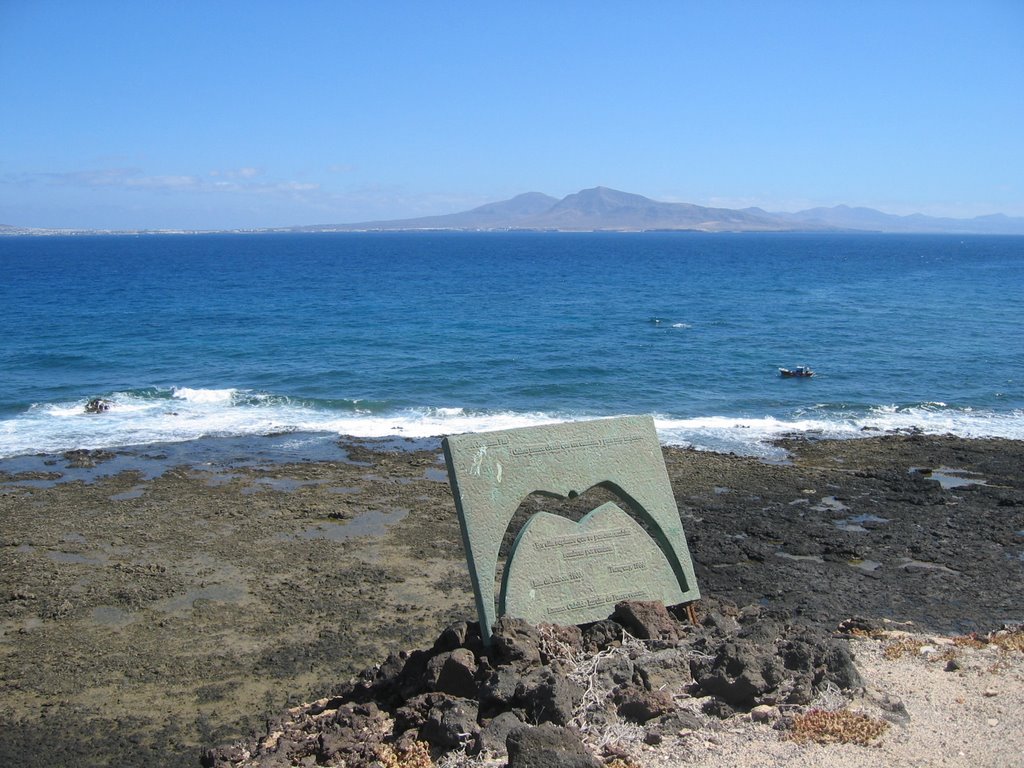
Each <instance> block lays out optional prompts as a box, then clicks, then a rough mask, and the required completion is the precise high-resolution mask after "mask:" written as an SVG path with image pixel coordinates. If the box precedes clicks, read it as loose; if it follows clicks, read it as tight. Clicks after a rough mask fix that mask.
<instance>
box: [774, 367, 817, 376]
mask: <svg viewBox="0 0 1024 768" xmlns="http://www.w3.org/2000/svg"><path fill="white" fill-rule="evenodd" d="M779 375H780V376H782V377H783V378H784V379H792V378H798V379H809V378H810V377H811V376H813V375H814V371H812V370H811V369H810V368H808V367H807V366H806V365H798V366H797V367H796V368H794V369H792V370H790V369H789V368H779Z"/></svg>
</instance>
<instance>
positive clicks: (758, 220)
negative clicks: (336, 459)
mask: <svg viewBox="0 0 1024 768" xmlns="http://www.w3.org/2000/svg"><path fill="white" fill-rule="evenodd" d="M417 231H419V232H423V231H452V232H460V231H461V232H514V231H542V232H657V231H679V232H875V233H888V234H962V235H1024V217H1013V216H1007V215H1005V214H1001V213H996V214H990V215H987V216H976V217H974V218H971V219H955V218H943V217H934V216H925V215H923V214H920V213H915V214H910V215H907V216H898V215H895V214H889V213H883V212H881V211H877V210H874V209H872V208H862V207H850V206H848V205H837V206H833V207H830V208H810V209H807V210H803V211H798V212H796V213H778V212H769V211H765V210H762V209H761V208H742V209H732V208H709V207H705V206H700V205H693V204H691V203H669V202H659V201H657V200H652V199H650V198H648V197H644V196H643V195H637V194H632V193H629V192H621V191H619V190H615V189H609V188H607V187H594V188H592V189H584V190H581V191H579V192H575V193H573V194H571V195H566V196H565V197H563V198H562V199H558V198H555V197H551V196H550V195H546V194H543V193H541V192H526V193H524V194H521V195H517V196H515V197H513V198H511V199H509V200H502V201H500V202H496V203H487V204H486V205H481V206H479V207H477V208H473V209H472V210H469V211H462V212H460V213H449V214H444V215H439V216H425V217H420V218H413V219H393V220H385V221H366V222H357V223H351V224H316V225H305V226H293V227H267V228H248V229H225V230H182V229H148V230H94V229H38V228H31V227H20V226H16V225H10V224H0V235H88V234H126V235H127V234H197V233H201V232H208V233H212V232H246V233H254V234H258V233H287V232H296V233H298V232H417Z"/></svg>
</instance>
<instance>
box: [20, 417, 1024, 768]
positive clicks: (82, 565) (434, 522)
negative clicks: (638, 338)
mask: <svg viewBox="0 0 1024 768" xmlns="http://www.w3.org/2000/svg"><path fill="white" fill-rule="evenodd" d="M784 447H785V448H786V449H787V450H788V451H789V452H790V460H789V462H787V463H785V464H765V463H763V462H759V461H757V460H754V459H751V458H746V457H739V456H733V455H723V454H713V453H705V452H696V451H689V450H682V449H674V448H667V449H665V452H664V453H665V457H666V464H667V467H668V470H669V475H670V478H671V480H672V485H673V489H674V492H675V495H676V499H677V503H678V506H679V508H680V514H681V516H682V519H683V525H684V529H685V531H686V534H687V538H688V541H689V545H690V549H691V552H692V554H693V557H694V562H695V566H696V569H697V578H698V581H699V584H700V588H701V591H702V593H703V595H704V596H705V598H706V602H707V605H708V606H709V607H711V608H713V609H714V610H712V612H715V611H717V613H718V614H721V615H726V613H727V612H728V611H732V610H733V608H728V606H735V610H736V611H737V612H738V613H737V615H740V614H743V611H748V612H756V613H758V614H759V615H760V614H761V613H765V612H766V613H767V614H770V615H771V616H773V617H775V618H773V619H772V621H774V622H782V626H800V627H804V628H806V629H807V631H810V632H813V633H817V635H818V636H821V637H829V636H830V635H831V633H833V632H834V631H835V629H836V628H837V627H838V626H839V624H840V623H841V622H842V621H844V620H847V619H850V618H852V617H860V618H862V619H863V620H866V621H868V622H881V621H883V620H886V619H888V620H896V621H901V622H911V624H910V625H908V626H910V627H912V628H914V629H916V630H918V631H926V632H934V633H943V634H957V633H966V632H988V631H990V630H994V629H998V628H999V627H1000V626H1001V625H1003V624H1012V623H1017V622H1021V621H1024V596H1022V590H1021V588H1020V584H1021V583H1024V478H1022V477H1021V471H1020V468H1021V467H1022V466H1024V443H1021V442H1017V441H1007V440H995V439H993V440H987V439H985V440H965V439H959V438H953V437H930V436H924V435H886V436H878V437H871V438H865V439H861V440H850V441H839V442H833V441H813V440H806V439H794V440H792V441H786V442H785V443H784ZM147 450H148V454H149V455H151V456H158V454H159V450H157V449H154V448H152V447H151V448H149V449H147ZM174 458H175V459H177V455H175V457H174ZM120 460H121V457H120V455H119V454H118V452H112V453H110V454H109V455H108V454H92V453H88V452H85V453H80V454H77V455H74V456H65V457H55V458H54V461H53V463H52V465H45V464H44V466H43V467H34V468H26V466H25V465H24V463H21V464H17V465H12V464H10V463H7V462H3V463H0V520H3V523H4V525H3V529H2V534H0V535H2V541H0V544H2V547H3V549H2V552H3V564H2V566H0V606H2V613H0V680H2V682H0V687H2V690H3V695H2V696H0V725H2V727H3V730H4V733H5V738H4V739H2V740H0V763H4V764H18V765H53V764H62V763H75V764H78V765H107V764H111V763H118V764H121V765H126V766H130V765H152V764H160V765H173V766H177V765H181V766H185V765H196V764H197V762H198V760H199V756H200V754H201V752H202V750H203V749H204V748H208V747H211V746H213V745H217V744H226V743H229V742H233V741H235V740H237V739H239V738H241V737H244V736H246V735H247V734H250V733H252V734H262V733H264V730H265V723H266V719H267V718H268V717H273V716H275V715H278V714H279V713H280V712H281V711H282V709H284V708H285V707H289V706H291V707H295V706H299V705H301V703H302V702H308V701H315V700H318V699H320V698H321V697H323V696H334V695H336V694H337V693H338V692H340V691H343V690H345V689H346V686H348V685H349V681H350V680H351V678H352V676H353V675H355V674H356V673H357V672H359V670H361V669H363V668H366V667H369V666H371V665H374V664H379V663H380V662H382V661H383V660H384V659H386V658H387V657H388V655H389V654H398V653H400V652H403V651H408V650H409V649H413V648H429V647H431V643H433V642H434V641H435V638H437V637H438V636H439V633H441V632H442V630H443V629H444V628H445V627H448V626H450V625H452V624H453V623H456V624H457V623H458V622H465V621H466V620H467V619H472V618H474V615H473V608H472V595H471V591H470V588H469V584H468V578H467V577H466V570H465V564H464V561H463V554H462V547H461V542H460V538H459V533H458V525H457V522H456V520H455V514H454V506H453V504H452V500H451V496H450V492H449V490H448V486H447V482H446V478H445V474H444V466H443V463H441V462H440V461H439V449H438V447H437V446H436V445H421V444H409V445H406V446H396V445H394V444H393V443H387V444H383V443H380V444H379V443H374V442H372V441H363V442H357V441H345V442H344V443H342V445H341V449H340V450H339V451H338V453H337V456H330V457H322V456H318V457H316V460H312V461H302V460H294V461H288V462H283V463H282V462H275V463H258V462H257V463H246V462H239V461H227V460H226V461H207V460H203V461H197V462H189V461H187V460H184V461H177V460H176V461H174V462H170V464H173V466H171V465H170V464H169V463H168V462H167V460H166V457H165V462H164V465H161V469H160V471H159V472H147V471H146V469H145V462H143V466H142V467H141V468H140V467H139V466H134V465H133V466H132V467H130V468H128V469H125V470H124V471H119V472H117V473H116V474H110V475H106V476H97V477H94V478H92V479H86V480H82V479H74V480H70V481H67V479H68V478H71V477H75V472H74V468H75V466H82V465H89V464H90V463H92V464H94V465H96V466H98V467H101V468H102V467H104V466H107V467H115V466H118V464H117V463H118V461H120ZM154 461H156V459H154ZM157 463H159V462H157ZM62 479H63V480H65V481H63V482H62ZM715 606H717V608H716V607H715ZM722 606H726V607H727V610H726V609H723V608H722ZM783 617H784V618H783ZM719 629H721V628H719ZM708 631H710V630H708ZM452 650H454V649H448V650H447V651H446V652H451V651H452ZM730 706H731V705H730Z"/></svg>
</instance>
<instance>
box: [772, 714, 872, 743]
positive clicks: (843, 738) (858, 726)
mask: <svg viewBox="0 0 1024 768" xmlns="http://www.w3.org/2000/svg"><path fill="white" fill-rule="evenodd" d="M888 727H889V723H887V722H886V721H885V720H879V719H877V718H874V717H869V716H868V715H864V714H861V713H859V712H850V711H849V710H847V709H842V710H838V711H830V710H825V709H811V710H809V711H807V712H805V713H803V714H801V715H796V716H794V717H793V727H792V730H791V731H790V734H789V738H790V739H792V740H793V741H795V742H798V743H800V744H805V743H807V742H809V741H813V742H815V743H817V744H858V745H860V746H863V747H867V746H870V745H871V742H873V741H875V740H876V739H879V738H881V736H882V734H883V733H885V731H886V729H888Z"/></svg>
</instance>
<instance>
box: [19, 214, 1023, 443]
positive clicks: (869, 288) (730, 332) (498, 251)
mask: <svg viewBox="0 0 1024 768" xmlns="http://www.w3.org/2000/svg"><path fill="white" fill-rule="evenodd" d="M0 333H2V337H0V338H2V342H0V457H4V456H16V455H21V454H31V453H41V452H46V453H53V452H60V451H64V450H68V449H72V448H113V447H119V446H127V445H139V444H149V443H155V442H175V441H187V440H193V439H197V438H200V437H209V436H246V435H266V434H276V433H281V432H285V433H288V432H291V433H296V434H307V433H326V434H330V435H338V434H344V435H354V436H363V437H374V436H394V435H397V436H408V437H424V436H431V435H440V434H447V433H453V432H464V431H478V430H487V429H498V428H506V427H511V426H524V425H529V424H539V423H546V422H550V421H556V420H563V419H583V418H593V417H600V416H611V415H618V414H627V413H631V414H632V413H651V414H654V415H655V418H656V423H657V426H658V430H659V434H660V436H661V439H662V440H663V442H665V443H668V444H681V445H693V446H696V447H698V448H706V449H715V450H732V451H736V452H741V453H747V454H752V455H764V456H770V455H773V451H772V449H771V448H770V447H769V446H768V445H767V441H768V440H770V439H771V438H773V437H775V436H778V435H780V434H783V433H788V432H814V433H820V434H822V435H825V436H836V437H854V436H859V435H864V434H871V433H872V432H866V431H865V428H867V429H868V430H875V429H877V430H888V429H911V428H917V429H921V430H923V431H925V432H929V433H946V432H950V433H954V434H959V435H965V436H1003V437H1011V438H1016V439H1022V438H1024V238H1021V237H979V236H972V237H956V236H924V235H915V236H891V235H853V234H828V235H796V234H772V235H752V234H715V235H704V234H696V233H643V234H625V233H622V234H617V233H589V234H569V233H441V232H436V233H335V234H279V235H277V234H275V235H271V234H260V235H257V234H211V235H144V236H138V237H135V236H81V237H5V238H0ZM799 364H806V365H810V366H812V367H813V368H814V369H815V370H816V371H817V372H818V375H817V376H815V377H814V378H812V379H804V380H796V379H783V378H781V377H780V376H779V374H778V368H779V367H780V366H786V367H793V366H794V365H799ZM95 397H102V398H105V399H108V400H110V401H111V402H112V404H113V405H112V408H111V409H110V410H109V411H108V412H106V413H104V414H101V415H91V414H87V413H85V408H84V407H85V404H86V403H87V402H88V401H89V400H90V399H91V398H95Z"/></svg>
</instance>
